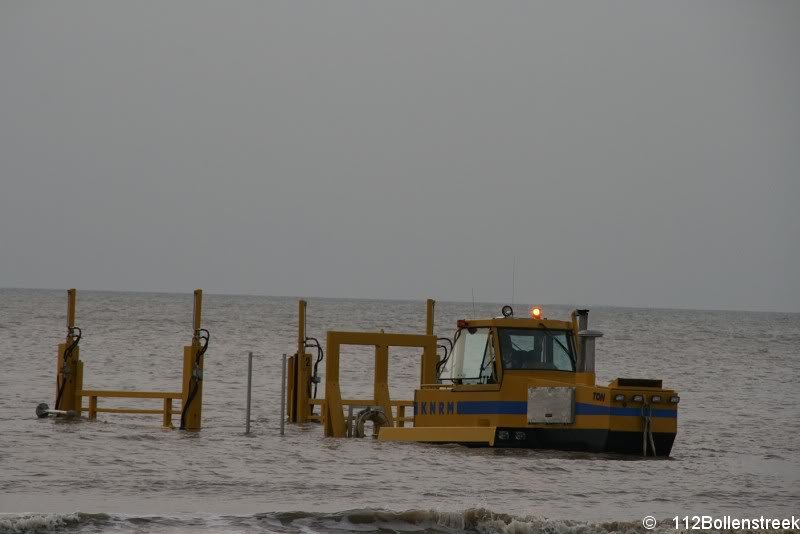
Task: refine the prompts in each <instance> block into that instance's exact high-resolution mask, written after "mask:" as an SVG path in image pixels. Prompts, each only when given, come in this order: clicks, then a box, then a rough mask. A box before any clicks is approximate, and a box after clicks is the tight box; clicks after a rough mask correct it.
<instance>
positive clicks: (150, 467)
mask: <svg viewBox="0 0 800 534" xmlns="http://www.w3.org/2000/svg"><path fill="white" fill-rule="evenodd" d="M308 301H309V305H308V322H309V326H308V329H309V331H308V333H309V335H312V336H315V337H318V338H320V339H324V335H325V331H327V330H330V329H340V330H344V329H347V330H372V331H376V330H380V329H385V330H386V331H387V332H388V331H393V332H410V333H420V332H423V331H424V320H425V304H424V302H412V301H368V300H362V301H357V300H333V299H314V298H309V299H308ZM191 307H192V296H191V295H190V294H187V295H173V294H144V293H114V292H94V291H79V293H78V313H77V321H76V322H77V325H78V326H79V327H81V328H82V329H83V334H84V337H83V339H82V341H81V345H80V347H81V359H82V360H83V361H84V362H85V376H84V387H86V388H95V389H148V390H153V389H163V390H180V377H181V359H182V348H181V347H182V346H183V345H184V344H187V343H188V342H189V340H190V338H191ZM475 308H476V309H475V310H473V306H472V304H464V303H447V302H439V303H437V307H436V312H437V316H436V333H437V334H438V335H441V336H450V335H451V334H452V332H453V330H454V326H455V321H456V320H457V319H458V318H469V317H472V316H475V315H478V316H488V315H497V314H498V312H499V305H495V304H477V305H476V307H475ZM544 309H545V315H546V316H548V317H551V318H558V317H566V316H568V314H569V311H570V309H569V308H567V307H564V306H546V307H544ZM296 310H297V302H296V299H293V298H273V297H257V296H226V295H208V294H206V295H205V296H204V307H203V315H204V320H203V323H204V326H205V327H206V328H208V329H209V330H210V332H211V342H210V345H209V349H208V352H207V354H206V365H205V389H204V399H203V401H204V402H203V422H204V428H203V430H202V432H200V433H196V434H187V433H183V432H181V431H177V430H176V431H164V430H162V429H161V428H160V426H161V425H160V423H161V421H160V417H159V416H148V415H118V414H100V415H98V419H97V420H96V421H85V420H84V421H64V420H55V419H42V420H40V419H37V418H36V416H35V414H34V409H35V407H36V405H37V404H38V403H40V402H48V403H49V404H50V405H52V404H53V401H54V380H55V379H54V372H55V351H56V345H57V344H58V343H59V342H60V341H61V340H62V339H63V337H64V333H65V321H66V291H45V290H21V289H1V290H0V366H2V369H1V370H0V533H5V532H42V531H59V532H76V533H85V532H86V533H88V532H169V533H178V532H198V533H204V532H303V533H317V532H326V533H328V532H343V531H344V532H348V531H349V532H448V533H457V532H546V533H568V532H570V533H573V532H574V533H586V534H590V533H594V532H603V533H612V532H645V531H646V530H645V529H644V527H643V526H642V518H643V517H644V516H653V517H655V518H656V519H657V521H658V526H657V527H656V529H655V530H656V531H657V532H674V531H675V530H676V529H675V527H674V521H673V518H674V517H675V516H678V517H680V518H683V517H684V516H694V515H705V516H711V517H714V518H721V517H724V516H730V517H732V518H759V517H761V516H764V517H765V518H780V519H782V518H791V517H792V516H795V517H799V516H800V504H799V503H800V439H798V436H800V408H798V401H800V314H783V313H752V312H731V311H726V312H721V311H694V310H658V309H630V308H612V307H594V308H592V309H591V312H590V315H589V322H590V326H591V328H593V329H599V330H602V331H603V332H604V334H605V335H604V337H603V338H601V339H600V340H599V342H598V347H597V376H598V382H600V383H607V382H608V381H610V380H612V379H613V378H615V377H618V376H622V377H640V378H661V379H663V380H664V384H665V386H667V387H671V388H674V389H677V390H678V391H679V392H680V395H681V404H680V412H679V422H678V425H679V430H678V437H677V439H676V442H675V445H674V447H673V450H672V457H671V458H669V459H653V458H649V459H644V458H640V457H636V456H617V455H597V454H585V453H567V452H557V451H534V450H504V449H471V448H464V447H460V446H451V445H421V444H398V443H381V442H377V441H373V440H370V439H361V440H358V439H338V440H337V439H327V438H323V437H322V432H321V429H320V428H319V427H318V425H314V424H309V425H306V426H305V427H295V426H288V427H287V431H286V435H285V436H284V437H281V436H280V435H279V424H280V413H279V412H280V409H279V402H280V374H281V369H280V365H281V364H280V362H281V355H282V354H283V353H290V354H291V353H292V352H294V347H293V344H294V340H295V336H296V321H297V318H296ZM248 351H253V352H254V353H255V354H256V355H257V356H256V358H255V361H254V377H253V414H252V432H251V434H250V435H245V433H244V428H245V415H244V413H245V412H244V408H245V398H246V376H247V353H248ZM418 361H419V359H418V353H417V352H415V351H413V350H397V351H395V352H392V353H391V354H390V376H391V380H392V382H391V393H392V396H393V397H394V398H406V399H410V398H411V396H412V391H413V388H414V385H415V382H416V381H417V380H418ZM372 372H373V362H372V352H371V351H365V350H358V349H356V348H347V349H346V350H344V351H343V354H342V381H343V384H344V387H343V394H344V395H345V396H347V397H358V396H363V397H369V396H370V391H371V388H372ZM102 402H105V403H106V404H105V406H109V407H111V406H130V407H143V408H146V407H151V408H158V407H159V406H153V404H152V403H158V402H159V401H147V400H139V401H137V400H133V401H131V400H125V399H119V400H113V399H112V400H105V401H102Z"/></svg>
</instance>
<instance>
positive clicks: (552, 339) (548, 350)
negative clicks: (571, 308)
mask: <svg viewBox="0 0 800 534" xmlns="http://www.w3.org/2000/svg"><path fill="white" fill-rule="evenodd" d="M499 337H500V352H501V354H502V358H503V368H504V369H511V370H514V369H528V370H534V369H535V370H551V371H575V351H574V350H573V347H572V332H570V331H567V330H543V329H522V328H501V329H499Z"/></svg>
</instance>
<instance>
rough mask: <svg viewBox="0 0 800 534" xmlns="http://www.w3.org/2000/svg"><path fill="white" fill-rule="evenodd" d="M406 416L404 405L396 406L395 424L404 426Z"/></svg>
mask: <svg viewBox="0 0 800 534" xmlns="http://www.w3.org/2000/svg"><path fill="white" fill-rule="evenodd" d="M405 417H406V407H405V406H404V405H402V404H401V405H400V406H398V407H397V426H399V427H401V428H402V427H404V426H406V422H405V421H404V419H405Z"/></svg>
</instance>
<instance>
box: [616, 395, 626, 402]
mask: <svg viewBox="0 0 800 534" xmlns="http://www.w3.org/2000/svg"><path fill="white" fill-rule="evenodd" d="M614 400H615V401H617V402H625V395H623V394H622V393H619V394H617V395H614Z"/></svg>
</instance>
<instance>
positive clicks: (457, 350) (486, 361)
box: [440, 328, 497, 384]
mask: <svg viewBox="0 0 800 534" xmlns="http://www.w3.org/2000/svg"><path fill="white" fill-rule="evenodd" d="M494 366H495V362H494V343H493V342H492V336H491V333H490V330H489V328H464V329H462V330H460V331H459V333H458V336H457V338H456V342H455V345H454V347H453V356H452V367H449V366H448V367H446V368H445V369H443V370H442V374H441V375H440V378H444V377H445V376H446V374H449V375H450V379H451V380H452V381H453V382H455V383H458V384H492V383H495V382H496V381H497V380H496V378H495V367H494Z"/></svg>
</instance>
